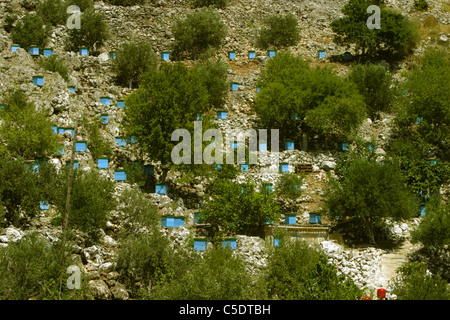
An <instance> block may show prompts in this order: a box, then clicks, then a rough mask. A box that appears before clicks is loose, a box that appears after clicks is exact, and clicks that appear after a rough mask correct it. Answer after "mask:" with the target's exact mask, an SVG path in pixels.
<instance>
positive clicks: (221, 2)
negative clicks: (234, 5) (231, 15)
mask: <svg viewBox="0 0 450 320" xmlns="http://www.w3.org/2000/svg"><path fill="white" fill-rule="evenodd" d="M228 4H229V0H191V6H192V7H193V8H201V7H214V8H218V9H224V8H226V7H227V6H228Z"/></svg>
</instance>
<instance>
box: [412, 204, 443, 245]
mask: <svg viewBox="0 0 450 320" xmlns="http://www.w3.org/2000/svg"><path fill="white" fill-rule="evenodd" d="M411 241H412V242H413V243H417V242H421V243H422V244H423V245H424V246H425V247H434V248H439V249H440V248H443V247H444V245H449V244H450V204H449V203H446V204H443V203H441V199H440V197H437V196H435V197H434V198H433V199H432V200H431V201H430V202H428V204H427V207H426V214H425V216H424V217H422V219H421V221H420V224H419V225H418V226H417V227H416V228H415V229H414V230H413V231H412V232H411Z"/></svg>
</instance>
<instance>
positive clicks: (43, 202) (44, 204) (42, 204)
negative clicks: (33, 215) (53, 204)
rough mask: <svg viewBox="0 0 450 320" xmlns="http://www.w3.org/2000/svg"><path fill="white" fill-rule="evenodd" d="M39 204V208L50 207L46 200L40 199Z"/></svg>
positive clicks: (46, 208) (45, 208)
mask: <svg viewBox="0 0 450 320" xmlns="http://www.w3.org/2000/svg"><path fill="white" fill-rule="evenodd" d="M39 205H40V208H41V210H48V209H50V205H49V204H48V201H40V202H39Z"/></svg>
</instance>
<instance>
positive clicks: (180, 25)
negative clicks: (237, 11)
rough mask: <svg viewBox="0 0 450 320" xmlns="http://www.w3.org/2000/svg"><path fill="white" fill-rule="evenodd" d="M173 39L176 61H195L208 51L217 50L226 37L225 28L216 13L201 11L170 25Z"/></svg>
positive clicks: (206, 10) (208, 10) (207, 10)
mask: <svg viewBox="0 0 450 320" xmlns="http://www.w3.org/2000/svg"><path fill="white" fill-rule="evenodd" d="M172 33H173V36H174V38H175V41H174V43H173V48H172V49H173V55H174V57H175V58H176V59H182V58H184V57H191V58H193V59H197V58H198V57H199V56H200V55H201V54H203V53H206V52H207V51H208V50H209V49H218V48H219V47H220V46H221V45H222V43H223V41H224V40H225V37H226V35H227V28H226V26H225V24H224V23H223V22H222V21H221V16H220V14H219V13H218V12H216V11H213V10H210V9H201V10H199V11H196V12H194V13H191V14H189V15H188V16H187V17H186V18H185V19H179V20H177V21H176V22H175V23H174V24H173V25H172Z"/></svg>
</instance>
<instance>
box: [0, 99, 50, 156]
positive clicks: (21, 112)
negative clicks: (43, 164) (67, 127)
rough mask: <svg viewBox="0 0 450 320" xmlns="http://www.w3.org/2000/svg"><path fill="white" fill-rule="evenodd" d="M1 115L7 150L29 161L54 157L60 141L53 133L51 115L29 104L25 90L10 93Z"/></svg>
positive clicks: (3, 137)
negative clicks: (48, 115)
mask: <svg viewBox="0 0 450 320" xmlns="http://www.w3.org/2000/svg"><path fill="white" fill-rule="evenodd" d="M3 102H4V104H5V109H4V110H2V112H0V119H1V120H2V123H1V125H0V136H1V137H2V140H3V143H4V144H5V145H6V150H7V151H8V152H9V153H10V154H12V155H13V156H16V157H24V158H25V159H27V160H28V159H34V158H42V157H46V156H49V155H51V154H53V152H54V151H56V148H57V146H58V142H59V138H58V136H57V135H55V134H54V133H53V130H52V123H51V122H50V120H49V119H48V118H47V113H46V112H45V111H44V110H42V109H36V107H35V105H34V103H31V102H28V101H27V97H26V96H25V93H24V92H23V91H21V90H16V91H10V92H9V93H8V95H7V96H6V97H5V99H4V101H3Z"/></svg>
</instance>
